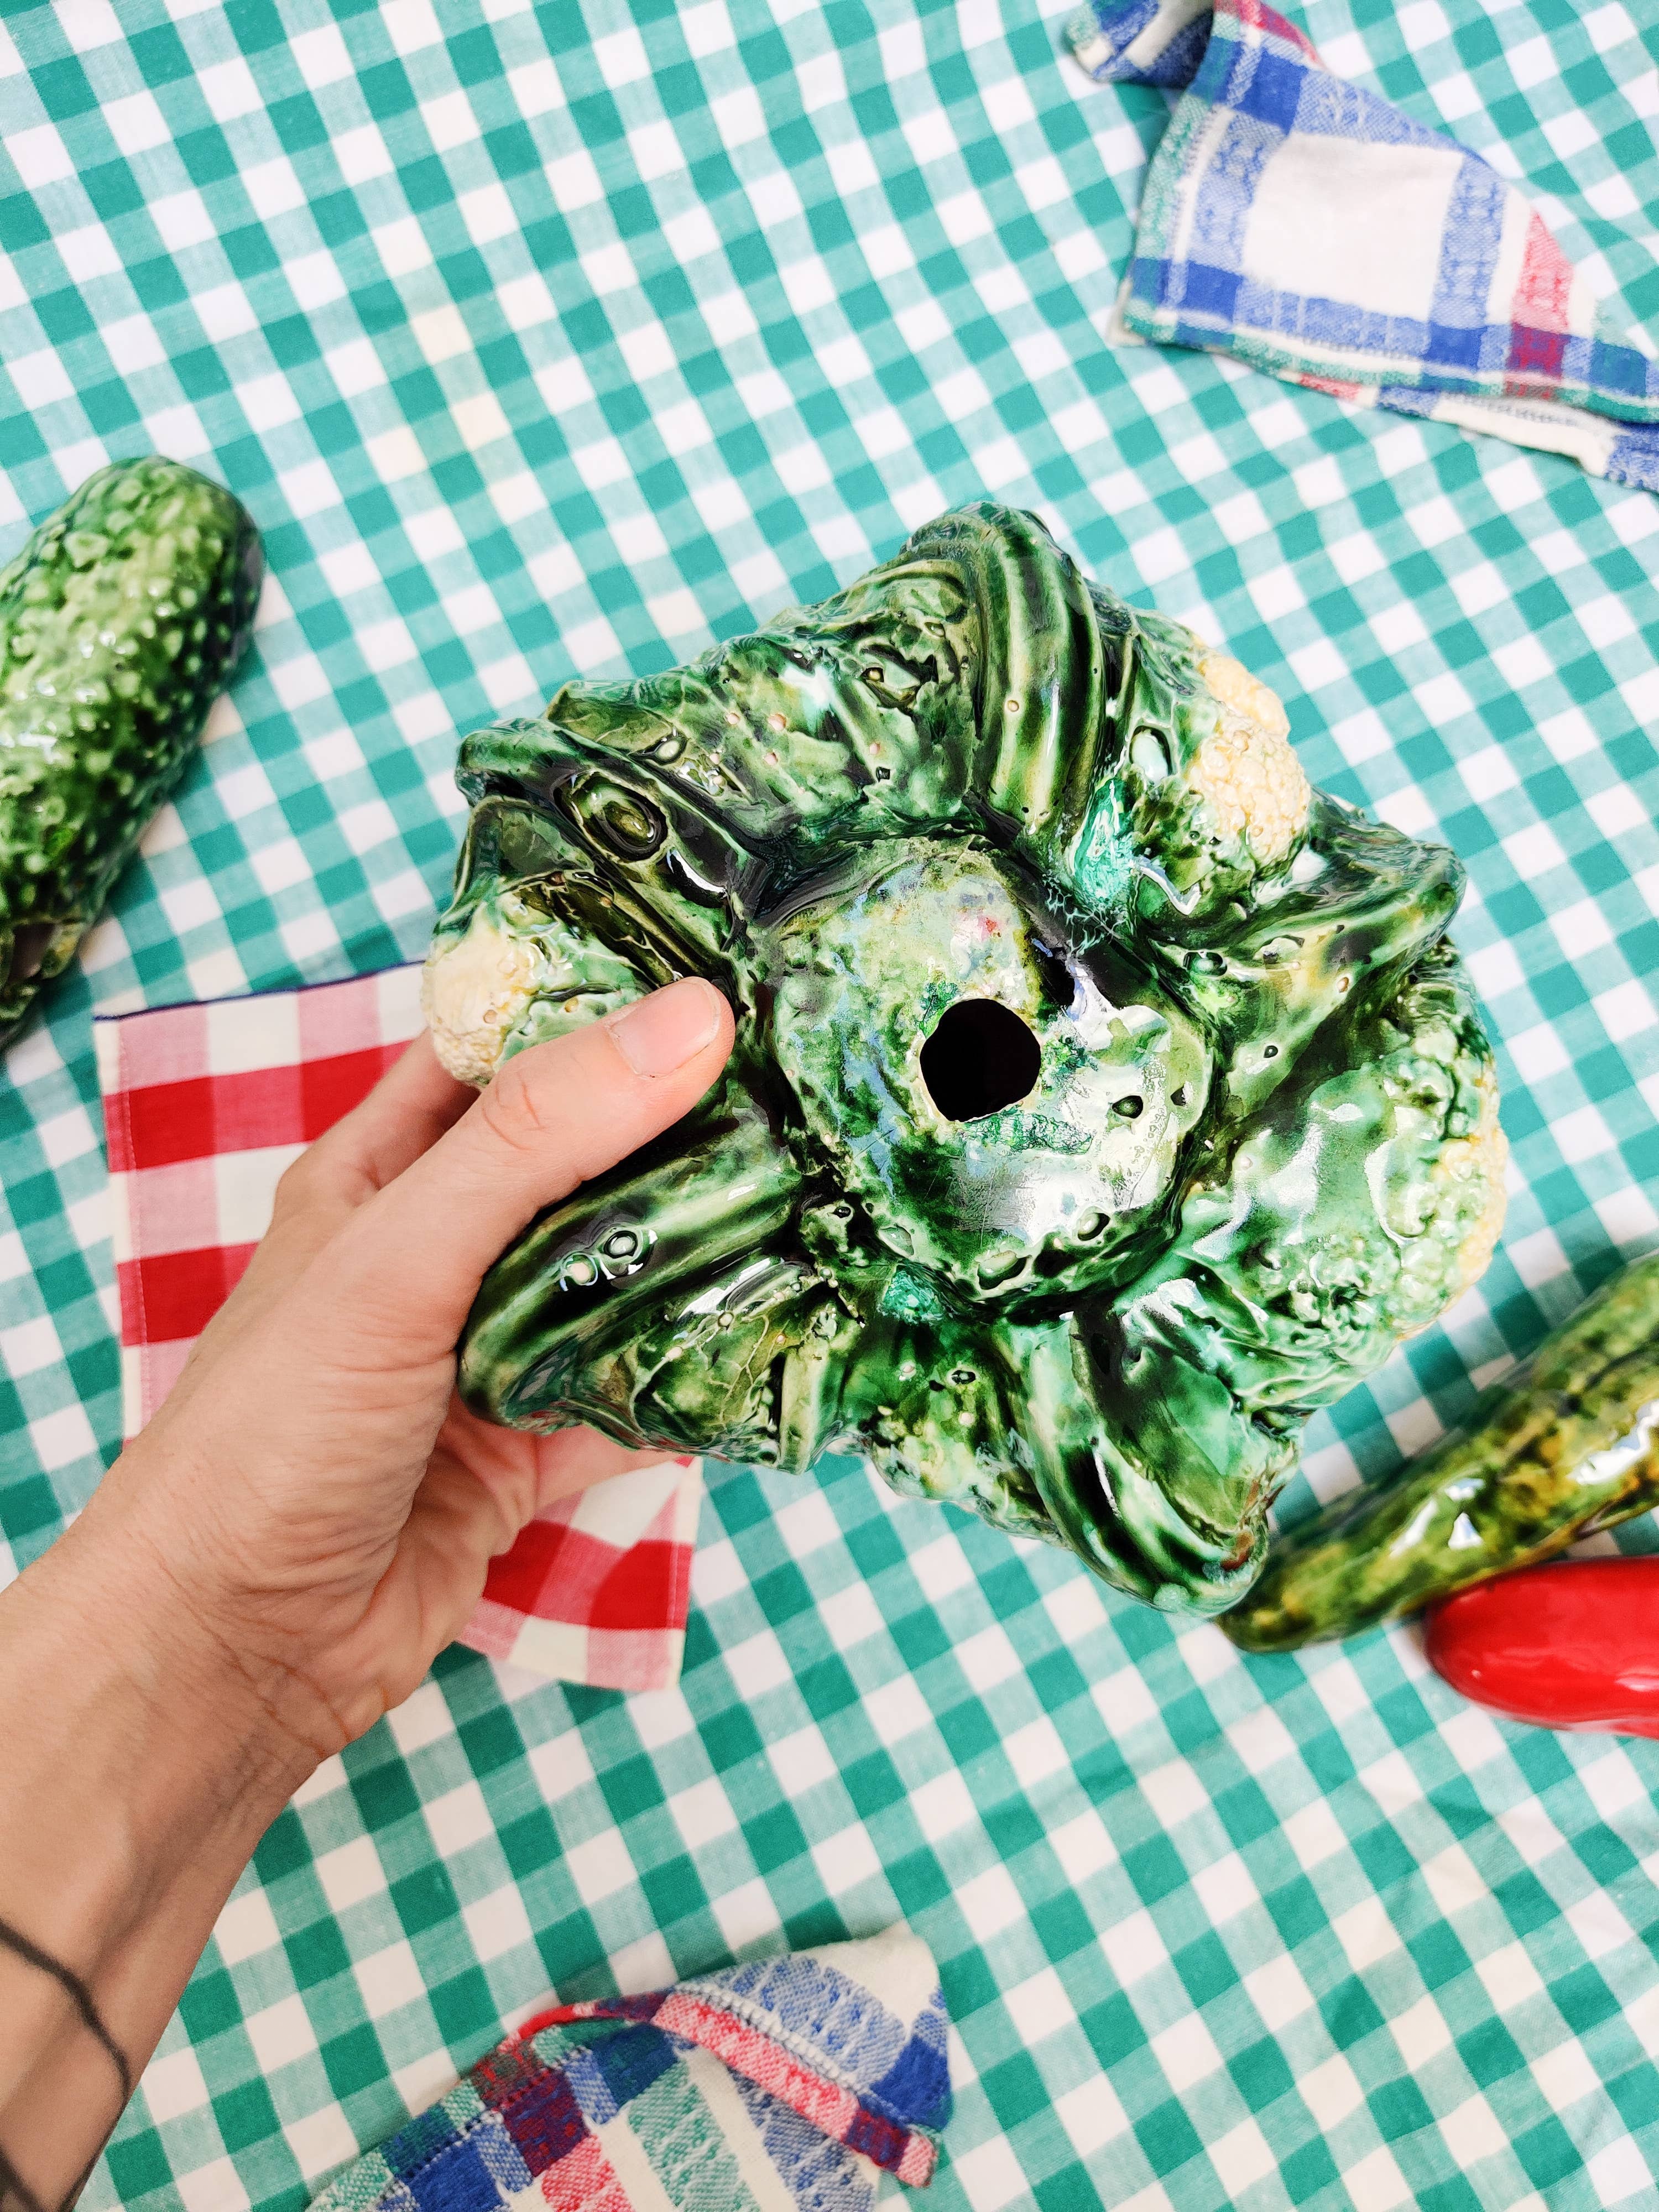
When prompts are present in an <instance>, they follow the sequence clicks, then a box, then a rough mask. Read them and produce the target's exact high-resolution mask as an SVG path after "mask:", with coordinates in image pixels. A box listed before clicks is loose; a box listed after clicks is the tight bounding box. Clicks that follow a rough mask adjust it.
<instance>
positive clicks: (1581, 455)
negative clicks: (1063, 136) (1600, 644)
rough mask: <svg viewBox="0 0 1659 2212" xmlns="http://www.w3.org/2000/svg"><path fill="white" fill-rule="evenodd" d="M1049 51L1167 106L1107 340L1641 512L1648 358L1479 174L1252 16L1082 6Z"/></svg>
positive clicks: (1129, 5) (1187, 8) (1300, 42)
mask: <svg viewBox="0 0 1659 2212" xmlns="http://www.w3.org/2000/svg"><path fill="white" fill-rule="evenodd" d="M1068 36H1069V38H1070V40H1071V43H1072V46H1073V52H1075V54H1076V56H1077V58H1078V60H1079V62H1080V63H1081V64H1082V65H1083V66H1084V68H1085V69H1086V70H1088V71H1089V73H1090V75H1091V76H1095V77H1097V78H1102V79H1106V78H1114V79H1117V80H1120V81H1121V82H1129V83H1134V84H1152V85H1162V86H1164V87H1167V88H1171V89H1179V88H1184V90H1182V97H1181V99H1180V100H1178V101H1177V103H1176V108H1175V112H1174V113H1173V115H1172V116H1171V117H1170V126H1169V129H1168V130H1167V131H1165V133H1164V137H1163V139H1162V140H1161V141H1160V142H1159V144H1158V150H1157V152H1156V153H1155V154H1154V155H1153V156H1152V167H1151V169H1150V171H1149V172H1148V173H1147V178H1146V191H1145V192H1144V194H1143V196H1142V199H1141V204H1140V216H1139V231H1138V234H1137V236H1136V240H1135V251H1134V258H1133V261H1132V262H1131V264H1130V267H1129V270H1128V274H1127V277H1126V279H1125V282H1124V285H1123V289H1122V291H1121V295H1119V300H1118V304H1117V311H1116V314H1115V318H1114V328H1113V331H1112V333H1111V335H1112V336H1114V337H1117V338H1120V339H1121V338H1127V339H1129V340H1131V341H1133V340H1136V339H1151V340H1152V341H1155V342H1157V343H1164V344H1170V345H1188V346H1201V347H1204V348H1206V349H1208V350H1209V351H1211V352H1215V353H1230V354H1233V355H1236V356H1237V357H1238V358H1239V359H1240V360H1242V361H1247V362H1250V363H1251V364H1252V365H1253V366H1254V367H1255V368H1262V369H1266V370H1267V371H1268V372H1269V373H1270V374H1273V375H1275V376H1280V377H1284V378H1285V379H1286V380H1288V381H1290V382H1291V383H1294V384H1305V385H1311V386H1314V387H1315V388H1316V389H1317V390H1319V391H1322V392H1331V393H1334V395H1335V396H1336V397H1337V398H1341V399H1346V400H1348V401H1351V402H1352V403H1353V404H1356V405H1359V406H1371V407H1392V408H1396V409H1398V410H1401V412H1402V413H1405V414H1408V415H1421V416H1431V417H1432V418H1433V419H1434V420H1436V421H1437V422H1455V423H1456V424H1458V425H1459V426H1460V427H1461V428H1464V429H1467V430H1484V431H1486V432H1489V433H1491V434H1492V435H1494V436H1498V437H1502V438H1508V439H1510V441H1512V442H1514V443H1515V444H1516V445H1522V446H1534V447H1541V448H1542V449H1544V450H1545V451H1547V452H1551V453H1566V454H1569V455H1571V457H1572V458H1573V459H1576V460H1577V461H1579V462H1581V463H1582V464H1583V466H1584V467H1585V468H1586V469H1588V470H1589V471H1590V473H1591V474H1592V475H1593V476H1602V477H1612V478H1613V479H1614V480H1615V481H1616V482H1618V483H1627V484H1636V485H1639V486H1641V487H1642V488H1644V489H1646V490H1649V491H1659V365H1656V360H1655V351H1654V347H1653V344H1652V342H1651V340H1650V339H1649V338H1648V337H1647V335H1646V334H1645V333H1644V332H1640V331H1626V330H1622V329H1620V328H1619V327H1617V326H1616V325H1614V324H1613V321H1612V320H1611V319H1610V318H1609V317H1608V315H1607V313H1606V312H1605V310H1603V309H1602V308H1601V307H1600V306H1599V305H1598V303H1597V301H1596V300H1595V296H1594V295H1593V294H1592V292H1591V290H1590V288H1589V284H1588V283H1586V281H1585V279H1584V277H1583V274H1582V272H1580V271H1579V270H1576V269H1575V268H1574V267H1573V265H1572V264H1571V262H1570V261H1569V260H1568V259H1567V258H1566V256H1565V253H1564V252H1562V250H1561V248H1560V246H1559V245H1558V243H1557V242H1556V240H1555V239H1554V238H1553V236H1552V235H1551V234H1550V232H1549V230H1548V228H1547V227H1546V225H1545V222H1544V219H1543V217H1542V216H1541V215H1540V214H1539V212H1538V210H1536V208H1534V206H1533V204H1531V202H1530V201H1529V200H1528V199H1527V198H1526V197H1524V195H1523V194H1522V193H1521V192H1519V191H1516V188H1515V187H1514V186H1513V185H1510V184H1509V183H1508V182H1506V180H1505V179H1504V178H1502V177H1500V176H1499V175H1498V172H1497V171H1496V170H1495V169H1493V168H1492V167H1490V166H1489V164H1488V163H1486V161H1482V160H1481V159H1480V155H1478V154H1472V153H1470V152H1468V150H1467V149H1465V148H1463V147H1462V146H1460V145H1459V144H1458V143H1456V141H1455V139H1452V138H1449V137H1446V136H1445V135H1444V134H1443V132H1441V131H1431V130H1427V129H1425V127H1424V125H1421V124H1419V123H1414V122H1413V120H1412V119H1411V118H1410V117H1409V116H1407V115H1406V114H1405V113H1403V112H1401V109H1399V108H1397V107H1395V106H1393V105H1392V104H1391V103H1390V102H1389V101H1388V100H1383V99H1380V98H1379V97H1378V96H1377V95H1376V94H1375V93H1370V92H1367V91H1365V90H1364V88H1362V87H1360V86H1358V85H1352V84H1349V83H1347V82H1345V81H1344V80H1343V79H1342V78H1341V77H1339V76H1333V75H1332V73H1331V72H1330V70H1328V69H1327V68H1326V67H1325V65H1324V64H1323V63H1322V61H1321V60H1320V58H1319V56H1318V54H1317V53H1316V52H1315V51H1314V48H1313V47H1312V46H1310V44H1309V42H1308V40H1306V39H1305V38H1304V36H1303V34H1302V33H1301V32H1300V31H1298V30H1297V28H1296V27H1295V26H1294V25H1293V24H1291V23H1289V22H1287V21H1285V18H1284V17H1283V16H1282V15H1277V14H1276V13H1275V12H1274V11H1273V9H1271V8H1269V7H1266V6H1264V5H1262V4H1261V0H1214V6H1213V9H1212V7H1211V5H1210V4H1209V0H1092V4H1091V7H1090V8H1089V9H1086V10H1085V13H1084V14H1083V15H1080V16H1079V17H1078V18H1077V20H1076V21H1074V22H1073V24H1072V26H1071V28H1070V30H1069V33H1068Z"/></svg>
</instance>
